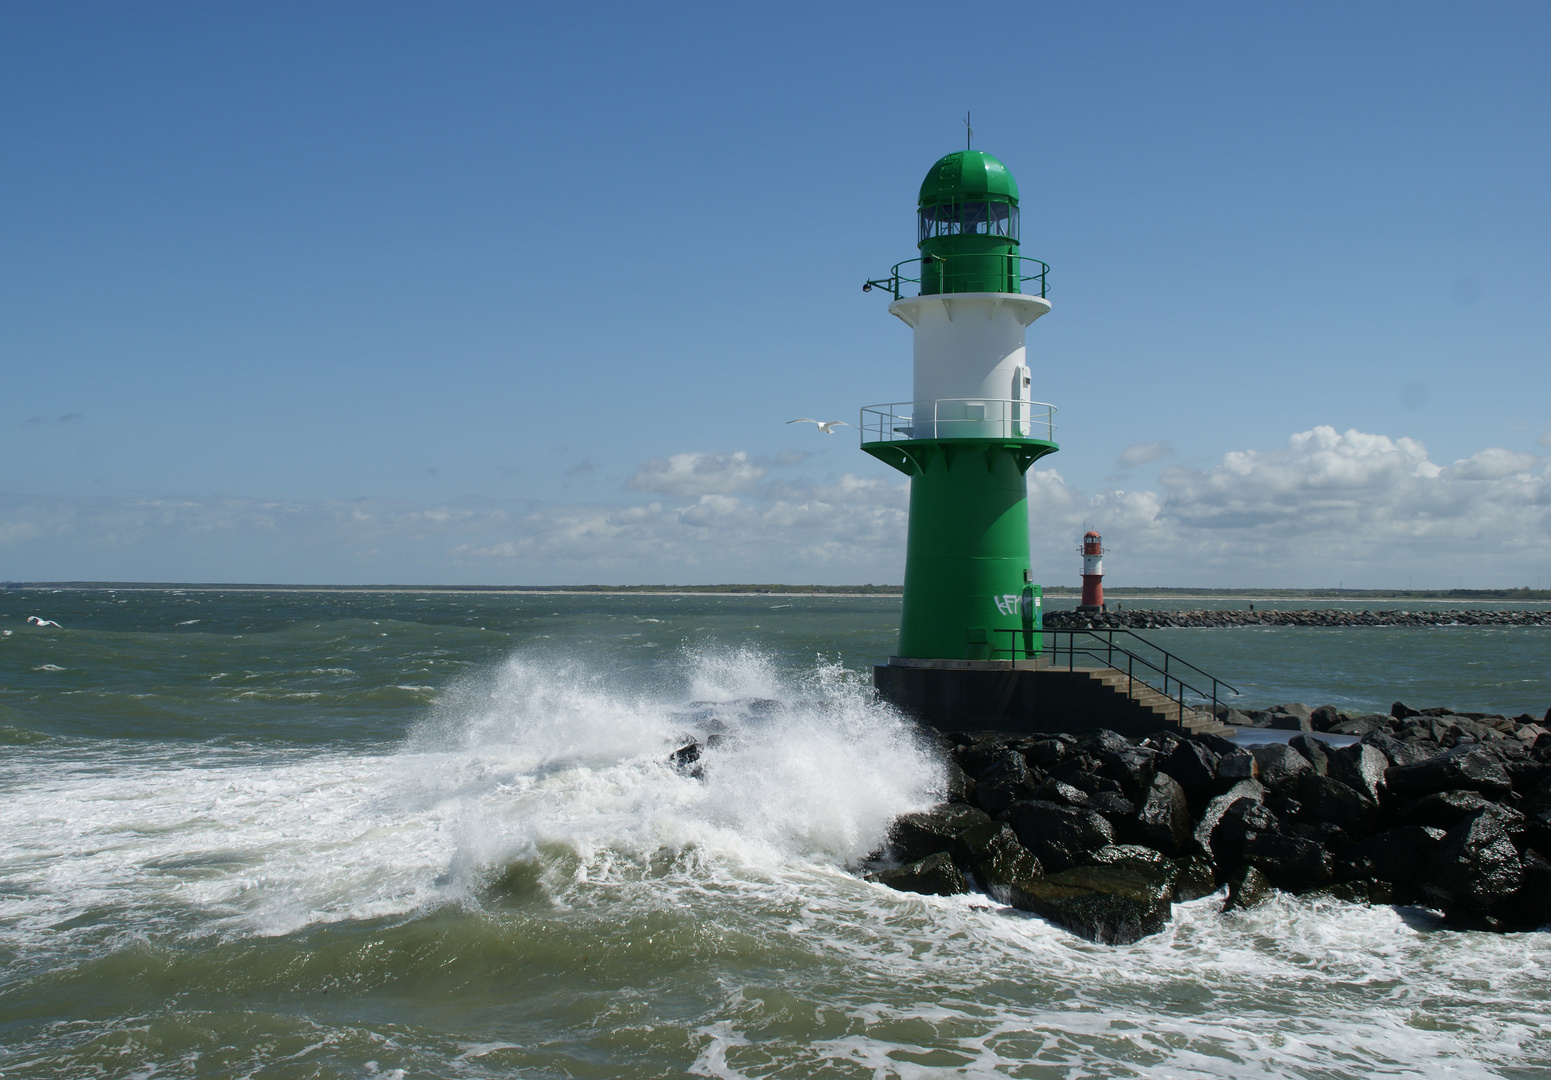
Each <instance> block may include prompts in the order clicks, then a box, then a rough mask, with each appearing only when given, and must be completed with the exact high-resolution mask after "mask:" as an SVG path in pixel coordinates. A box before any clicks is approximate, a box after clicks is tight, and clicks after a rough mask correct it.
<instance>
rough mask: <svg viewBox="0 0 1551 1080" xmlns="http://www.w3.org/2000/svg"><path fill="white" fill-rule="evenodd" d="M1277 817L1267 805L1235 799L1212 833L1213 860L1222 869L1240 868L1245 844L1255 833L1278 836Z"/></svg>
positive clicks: (1248, 799) (1247, 799) (1255, 801)
mask: <svg viewBox="0 0 1551 1080" xmlns="http://www.w3.org/2000/svg"><path fill="white" fill-rule="evenodd" d="M1277 825H1278V822H1277V819H1276V815H1275V814H1273V813H1272V812H1271V811H1270V810H1268V809H1266V806H1265V804H1264V803H1262V802H1259V801H1257V800H1255V799H1252V798H1240V799H1235V800H1234V801H1233V802H1232V803H1231V804H1229V806H1228V807H1227V809H1226V810H1224V811H1223V813H1222V816H1221V817H1220V818H1218V820H1217V825H1216V826H1215V827H1214V828H1213V829H1212V835H1211V842H1210V845H1209V846H1210V848H1211V852H1212V857H1213V859H1215V860H1216V861H1217V864H1218V865H1219V866H1222V867H1225V868H1226V867H1234V866H1238V865H1239V864H1240V863H1241V862H1243V861H1244V841H1245V839H1246V838H1247V837H1248V836H1249V835H1250V834H1252V833H1262V832H1275V831H1276V829H1277Z"/></svg>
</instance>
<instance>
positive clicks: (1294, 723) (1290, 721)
mask: <svg viewBox="0 0 1551 1080" xmlns="http://www.w3.org/2000/svg"><path fill="white" fill-rule="evenodd" d="M1269 711H1270V714H1271V727H1272V728H1273V729H1274V730H1277V731H1313V730H1314V718H1313V710H1312V709H1310V708H1309V707H1308V706H1307V705H1301V704H1298V703H1296V702H1294V703H1293V704H1290V705H1273V706H1272V707H1271V709H1270V710H1269Z"/></svg>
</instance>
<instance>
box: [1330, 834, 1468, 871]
mask: <svg viewBox="0 0 1551 1080" xmlns="http://www.w3.org/2000/svg"><path fill="white" fill-rule="evenodd" d="M1444 835H1445V833H1444V831H1443V830H1442V829H1434V828H1429V827H1427V826H1423V825H1402V826H1400V827H1399V828H1396V829H1389V830H1386V831H1385V832H1381V833H1377V834H1375V835H1373V836H1370V837H1368V838H1367V839H1366V840H1359V841H1358V842H1357V843H1355V844H1353V845H1352V846H1351V847H1350V848H1348V849H1347V850H1346V851H1345V852H1344V853H1343V854H1342V856H1341V859H1340V862H1339V863H1338V864H1337V867H1336V873H1337V876H1338V877H1342V878H1348V879H1352V878H1376V879H1378V880H1380V881H1390V882H1403V883H1412V882H1415V881H1417V880H1419V879H1420V878H1421V876H1422V874H1423V872H1424V871H1425V870H1426V868H1427V867H1428V865H1429V864H1430V863H1431V861H1432V858H1433V855H1434V853H1436V852H1437V850H1438V845H1440V844H1441V843H1443V838H1444Z"/></svg>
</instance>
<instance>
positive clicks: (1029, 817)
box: [1007, 799, 1115, 872]
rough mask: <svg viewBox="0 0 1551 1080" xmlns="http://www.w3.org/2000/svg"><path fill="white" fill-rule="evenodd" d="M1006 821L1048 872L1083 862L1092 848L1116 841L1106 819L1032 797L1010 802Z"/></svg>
mask: <svg viewBox="0 0 1551 1080" xmlns="http://www.w3.org/2000/svg"><path fill="white" fill-rule="evenodd" d="M1007 820H1008V823H1009V824H1010V825H1012V828H1013V832H1015V833H1017V834H1018V842H1019V843H1021V844H1022V845H1023V846H1024V847H1026V848H1028V849H1029V851H1031V852H1033V854H1034V857H1035V858H1037V859H1038V860H1039V861H1040V865H1042V866H1043V867H1044V868H1045V870H1046V871H1047V872H1050V871H1060V870H1065V869H1068V868H1069V867H1073V866H1076V865H1078V864H1079V863H1083V862H1086V861H1087V860H1088V857H1089V856H1091V855H1092V854H1093V853H1094V852H1095V851H1098V850H1099V849H1100V848H1102V847H1108V846H1109V845H1111V844H1113V843H1114V842H1115V830H1114V828H1113V827H1112V826H1111V825H1110V823H1109V822H1108V821H1106V820H1104V818H1103V817H1101V816H1100V815H1098V814H1096V813H1094V812H1093V811H1092V810H1082V809H1079V808H1077V807H1075V806H1062V805H1060V804H1059V803H1053V802H1046V801H1044V800H1032V799H1031V800H1028V801H1025V802H1020V803H1015V804H1013V807H1012V809H1011V810H1010V811H1009V812H1008V814H1007Z"/></svg>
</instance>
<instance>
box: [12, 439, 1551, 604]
mask: <svg viewBox="0 0 1551 1080" xmlns="http://www.w3.org/2000/svg"><path fill="white" fill-rule="evenodd" d="M1548 461H1551V458H1547V457H1537V456H1535V455H1533V454H1524V453H1519V452H1516V451H1510V450H1506V449H1503V448H1500V447H1491V448H1487V449H1484V450H1481V451H1479V452H1477V453H1475V454H1472V455H1470V456H1469V457H1467V458H1463V459H1461V460H1460V461H1456V462H1455V463H1454V464H1453V465H1451V466H1448V467H1447V468H1444V467H1440V466H1439V465H1437V464H1435V463H1434V462H1432V461H1431V460H1429V458H1428V456H1427V450H1426V447H1425V446H1423V445H1422V444H1421V443H1419V442H1417V441H1415V440H1412V439H1405V438H1390V437H1388V436H1384V435H1375V434H1368V433H1364V432H1359V431H1347V432H1345V433H1337V432H1336V431H1335V430H1334V429H1333V428H1330V427H1317V428H1314V429H1312V430H1310V431H1305V432H1301V433H1299V434H1297V435H1294V436H1292V437H1291V438H1290V439H1288V441H1287V443H1286V444H1285V445H1284V446H1282V447H1280V448H1278V449H1274V450H1267V451H1260V450H1235V451H1231V452H1229V453H1226V454H1224V455H1223V456H1222V457H1221V459H1220V460H1219V461H1218V462H1217V464H1215V465H1212V466H1210V467H1207V468H1186V467H1181V466H1176V467H1172V468H1165V469H1163V470H1162V471H1161V472H1160V474H1159V478H1158V483H1157V484H1156V485H1151V486H1148V487H1143V488H1140V489H1137V490H1121V489H1118V488H1111V489H1106V490H1103V491H1099V492H1096V493H1088V492H1083V491H1081V490H1078V489H1077V488H1075V487H1073V486H1072V485H1070V484H1068V483H1067V481H1066V480H1065V478H1064V477H1063V476H1062V475H1061V474H1060V473H1059V472H1058V471H1057V470H1055V469H1054V468H1050V469H1034V470H1031V471H1030V473H1029V477H1028V490H1029V515H1030V525H1031V529H1030V533H1031V537H1032V540H1033V548H1034V551H1033V556H1034V567H1035V572H1036V575H1037V577H1038V578H1039V579H1040V580H1042V581H1045V582H1050V583H1068V584H1073V583H1075V582H1076V580H1077V572H1078V562H1077V556H1076V554H1075V552H1074V548H1075V547H1076V545H1077V542H1078V537H1080V536H1081V534H1082V532H1083V531H1085V530H1086V529H1087V528H1096V529H1098V530H1100V531H1101V532H1102V533H1103V534H1104V539H1105V544H1106V546H1107V547H1108V548H1110V550H1111V552H1112V554H1111V556H1110V558H1109V559H1108V560H1107V561H1106V570H1107V571H1108V573H1109V578H1110V581H1111V582H1112V583H1113V584H1138V585H1148V584H1160V585H1189V584H1200V585H1232V584H1237V585H1294V586H1296V585H1329V584H1334V583H1336V582H1337V581H1344V582H1345V583H1346V584H1347V585H1350V586H1360V585H1390V586H1393V585H1402V586H1403V585H1405V584H1406V583H1407V581H1408V579H1414V583H1415V584H1416V585H1418V586H1422V585H1431V584H1438V585H1453V584H1456V583H1464V584H1479V585H1503V584H1534V583H1536V582H1537V581H1538V582H1542V583H1551V476H1548V469H1547V463H1548ZM764 474H765V470H764V468H763V467H762V466H761V465H760V464H758V463H755V462H753V461H750V460H749V458H748V456H747V455H745V454H743V453H735V454H719V455H717V454H704V453H685V454H679V455H675V456H673V457H669V458H659V459H655V460H654V461H652V462H648V463H646V464H645V465H643V466H642V467H641V468H640V469H639V470H637V472H636V474H635V475H634V476H633V477H632V487H634V488H635V489H636V490H643V491H651V492H653V493H654V494H655V495H657V496H658V497H657V498H656V499H654V500H653V501H651V502H647V503H643V504H638V505H625V504H622V503H615V504H606V503H586V504H582V503H576V504H550V503H538V502H524V501H517V500H511V501H505V502H497V501H493V500H483V501H478V500H466V501H462V502H451V503H437V504H426V505H410V504H404V503H394V502H388V501H368V500H351V501H339V502H323V501H320V502H286V501H275V500H244V499H206V500H197V499H138V500H136V499H119V500H114V499H76V500H71V499H42V498H22V497H7V498H0V559H3V561H4V562H5V564H6V567H7V576H10V577H15V578H28V579H31V580H67V579H122V580H194V581H233V580H238V581H242V580H246V581H298V582H305V581H315V582H325V581H338V582H350V581H404V582H446V583H456V582H460V581H469V582H488V583H500V582H509V583H527V584H543V583H563V582H639V581H656V582H683V583H689V582H697V581H698V582H705V581H792V582H843V581H875V582H882V581H898V580H900V578H901V576H902V573H903V566H904V545H905V531H906V517H907V511H908V506H909V485H908V483H907V482H906V481H905V479H904V478H903V477H901V476H898V475H896V474H894V473H884V474H881V475H876V476H866V475H860V476H859V475H855V474H851V473H846V474H842V475H839V476H829V477H824V478H818V477H811V476H810V477H802V476H794V477H792V478H790V479H784V480H779V481H769V482H763V483H761V482H760V481H761V480H762V478H763V477H764Z"/></svg>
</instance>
